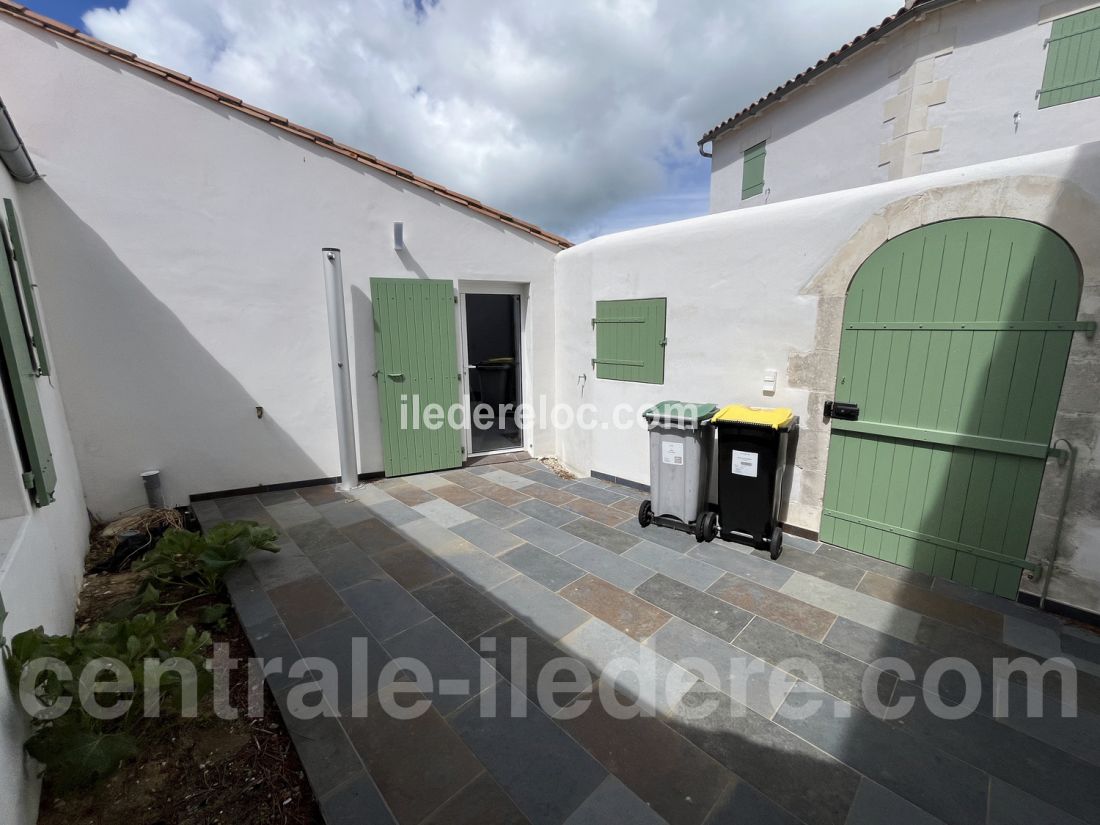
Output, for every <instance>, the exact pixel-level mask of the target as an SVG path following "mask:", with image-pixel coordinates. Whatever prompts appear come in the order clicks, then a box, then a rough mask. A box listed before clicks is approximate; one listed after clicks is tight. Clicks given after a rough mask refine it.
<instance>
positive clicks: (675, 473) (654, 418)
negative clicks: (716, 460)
mask: <svg viewBox="0 0 1100 825" xmlns="http://www.w3.org/2000/svg"><path fill="white" fill-rule="evenodd" d="M717 410H718V408H717V407H716V406H715V405H714V404H694V403H688V402H684V401H662V402H661V403H660V404H656V405H654V406H652V407H650V408H649V409H648V410H646V411H645V412H644V413H642V415H643V416H644V417H645V420H646V423H647V424H648V425H649V491H650V497H649V498H648V499H646V500H645V501H643V502H642V505H641V507H639V508H638V523H639V524H640V525H642V527H648V526H649V525H650V524H656V525H658V526H660V527H669V528H672V529H674V530H680V531H682V532H685V533H694V534H695V538H696V540H698V541H711V540H712V539H713V538H714V537H715V535H716V534H717V532H718V519H717V516H716V514H715V513H713V512H709V511H708V510H707V492H708V490H709V486H710V484H709V480H710V475H709V472H710V454H711V449H712V448H711V439H712V435H711V432H712V431H711V427H710V418H711V416H712V415H714V413H715V412H716V411H717Z"/></svg>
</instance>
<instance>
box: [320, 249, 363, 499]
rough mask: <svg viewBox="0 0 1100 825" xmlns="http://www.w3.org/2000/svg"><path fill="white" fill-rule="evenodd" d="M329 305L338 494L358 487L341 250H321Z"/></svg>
mask: <svg viewBox="0 0 1100 825" xmlns="http://www.w3.org/2000/svg"><path fill="white" fill-rule="evenodd" d="M321 268H322V270H323V271H324V275H325V299H326V304H327V305H328V341H329V349H330V351H331V353H332V388H333V390H334V391H335V394H336V436H337V438H338V439H339V440H340V483H339V484H338V485H337V486H336V489H337V490H351V489H354V488H355V487H357V486H359V471H358V469H357V462H356V451H355V426H354V422H353V419H352V416H353V412H352V408H351V374H350V369H349V363H348V330H347V322H346V321H345V318H344V273H343V270H342V269H341V268H340V250H339V249H331V248H327V247H326V248H325V249H322V250H321Z"/></svg>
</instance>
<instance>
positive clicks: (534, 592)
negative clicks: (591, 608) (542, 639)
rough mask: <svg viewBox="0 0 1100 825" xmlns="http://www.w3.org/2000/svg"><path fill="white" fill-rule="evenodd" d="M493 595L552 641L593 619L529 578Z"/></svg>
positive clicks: (495, 590) (509, 583) (496, 589)
mask: <svg viewBox="0 0 1100 825" xmlns="http://www.w3.org/2000/svg"><path fill="white" fill-rule="evenodd" d="M489 593H490V595H491V596H492V597H493V598H494V599H496V600H497V601H499V602H500V603H501V604H502V605H503V606H504V607H505V609H506V610H508V611H509V612H510V613H512V614H513V615H515V616H517V617H519V618H520V619H522V620H523V621H524V622H526V623H527V624H529V625H530V626H531V627H533V628H534V629H535V630H537V631H538V632H539V633H541V634H542V635H544V636H546V637H547V638H548V639H550V640H551V641H556V640H557V639H560V638H561V637H562V636H564V635H565V634H566V633H569V632H570V631H571V630H574V629H576V628H577V627H579V626H580V625H581V624H583V623H584V622H586V621H588V618H589V615H588V614H587V613H585V612H584V611H583V610H581V609H580V608H579V607H577V606H576V605H575V604H573V603H572V602H570V601H568V600H567V599H563V598H562V597H561V596H559V595H558V594H557V593H554V592H552V591H550V590H548V589H547V588H545V587H543V586H542V585H541V584H538V583H537V582H535V581H532V580H531V579H529V578H527V577H526V576H516V577H515V578H513V579H511V580H510V581H507V582H505V583H504V584H502V585H500V586H498V587H494V588H493V589H492V590H491V591H489Z"/></svg>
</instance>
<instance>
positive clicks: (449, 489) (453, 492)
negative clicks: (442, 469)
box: [432, 481, 484, 507]
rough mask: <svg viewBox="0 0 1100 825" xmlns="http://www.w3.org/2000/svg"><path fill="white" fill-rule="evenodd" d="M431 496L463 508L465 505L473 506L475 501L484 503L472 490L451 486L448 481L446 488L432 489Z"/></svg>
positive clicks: (460, 486)
mask: <svg viewBox="0 0 1100 825" xmlns="http://www.w3.org/2000/svg"><path fill="white" fill-rule="evenodd" d="M432 494H433V495H435V496H438V497H439V498H441V499H443V500H444V501H449V502H451V504H455V505H457V506H459V507H465V506H466V505H467V504H473V503H474V502H475V501H484V499H483V498H482V497H481V496H480V495H478V494H477V493H475V492H474V491H473V490H470V489H468V488H466V487H463V486H462V485H460V484H452V483H451V482H449V481H448V482H446V486H444V487H433V488H432Z"/></svg>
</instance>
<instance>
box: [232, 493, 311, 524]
mask: <svg viewBox="0 0 1100 825" xmlns="http://www.w3.org/2000/svg"><path fill="white" fill-rule="evenodd" d="M266 509H267V512H268V513H270V514H271V516H272V518H274V519H275V521H277V522H279V524H280V525H281V526H282V527H283V528H284V529H286V528H287V527H295V526H297V525H299V524H305V523H306V522H307V521H314V520H315V519H318V518H320V516H319V515H318V513H317V508H315V507H314V506H313V505H312V504H310V503H309V502H308V501H305V500H303V499H300V498H296V499H294V500H292V501H284V502H281V503H279V504H271V505H268V506H267V508H266ZM223 516H224V513H223Z"/></svg>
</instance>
